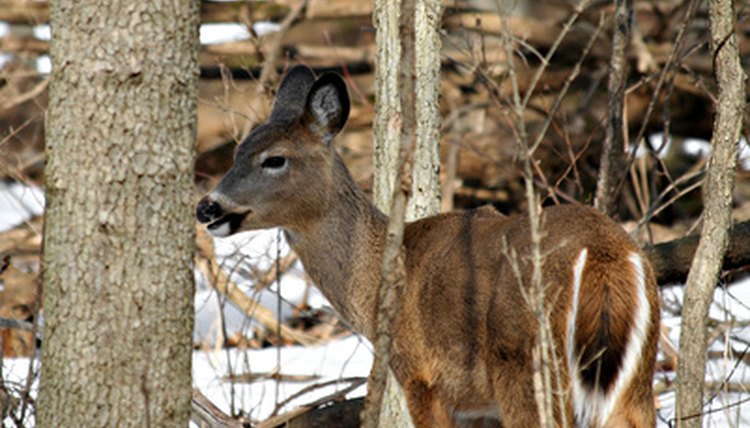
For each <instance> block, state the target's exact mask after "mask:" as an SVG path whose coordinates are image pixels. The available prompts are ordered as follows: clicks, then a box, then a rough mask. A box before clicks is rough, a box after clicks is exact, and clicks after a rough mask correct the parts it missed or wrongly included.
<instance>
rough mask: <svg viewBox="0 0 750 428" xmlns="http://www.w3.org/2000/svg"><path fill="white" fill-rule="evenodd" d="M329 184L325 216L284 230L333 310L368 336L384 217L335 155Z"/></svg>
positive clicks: (372, 322) (372, 323) (372, 319)
mask: <svg viewBox="0 0 750 428" xmlns="http://www.w3.org/2000/svg"><path fill="white" fill-rule="evenodd" d="M334 183H335V186H334V188H335V194H334V196H333V197H332V200H331V202H330V207H329V209H328V210H327V211H326V214H325V215H324V216H323V217H322V218H320V219H319V220H318V221H315V222H314V223H313V224H312V225H309V226H308V227H305V228H304V229H301V230H292V229H286V230H285V233H286V235H287V239H288V241H289V243H290V245H291V246H292V248H293V249H294V251H295V252H296V253H297V255H298V256H299V258H300V260H301V262H302V265H303V266H304V267H305V271H306V272H307V273H308V275H310V278H311V279H312V280H313V282H314V283H315V285H317V287H318V288H319V289H320V291H321V292H322V293H323V295H325V296H326V298H327V299H328V301H329V302H330V303H331V304H332V305H333V307H334V308H335V309H336V311H338V312H339V314H340V315H341V316H342V317H343V318H344V319H345V320H346V321H347V322H349V323H351V324H352V327H353V328H354V329H355V330H356V331H357V332H359V333H361V334H364V335H365V336H366V337H368V338H372V337H373V334H374V331H375V318H376V308H377V293H378V287H379V284H380V277H381V273H380V272H381V258H382V253H383V247H384V244H385V238H386V233H387V228H388V218H387V217H386V216H385V214H383V213H382V212H380V211H379V210H378V209H377V208H376V207H375V206H374V205H373V204H372V203H371V202H370V200H369V199H368V197H367V195H365V193H364V192H363V191H362V190H361V189H359V187H358V186H357V185H356V183H355V182H354V180H353V179H352V177H351V175H350V174H349V172H348V171H347V170H346V167H345V166H344V164H343V162H342V161H341V160H340V159H337V167H336V171H335V173H334Z"/></svg>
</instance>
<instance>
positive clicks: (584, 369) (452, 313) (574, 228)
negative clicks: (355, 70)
mask: <svg viewBox="0 0 750 428" xmlns="http://www.w3.org/2000/svg"><path fill="white" fill-rule="evenodd" d="M348 108H349V107H348V98H347V95H346V89H345V86H344V84H343V82H342V81H341V79H340V78H339V77H338V76H336V75H324V76H322V77H321V78H320V79H318V80H317V81H316V80H315V77H314V75H313V74H312V72H311V71H310V70H309V69H307V68H306V67H295V68H294V69H292V70H291V71H290V72H289V75H288V76H287V78H286V79H285V80H284V82H283V83H282V85H281V88H280V89H279V94H278V96H277V99H276V103H275V105H274V109H273V111H272V113H271V118H270V119H269V122H268V124H266V125H263V126H261V127H259V128H258V129H256V130H254V131H253V132H252V133H251V134H250V136H248V138H247V139H246V140H245V142H243V143H242V145H240V147H239V148H238V151H237V154H236V157H235V165H234V166H233V167H232V169H231V170H230V171H229V172H228V173H227V175H226V176H225V177H224V178H223V179H222V181H221V183H219V185H218V186H217V187H216V188H215V189H214V190H213V191H212V192H211V193H209V194H208V195H207V196H206V197H205V198H204V199H203V200H202V201H201V202H200V203H199V205H198V208H197V215H198V219H199V220H200V221H201V222H203V223H206V224H207V225H208V229H209V231H211V232H212V233H214V235H217V236H226V235H229V234H232V233H236V232H239V231H242V230H252V229H259V228H264V227H271V226H279V227H281V228H282V229H283V230H284V232H285V234H286V236H287V239H288V241H289V243H290V245H291V246H292V248H293V249H294V250H295V251H296V252H297V254H298V255H299V257H300V260H301V261H302V264H303V265H304V266H305V269H306V270H307V272H308V274H309V275H310V277H311V278H312V279H313V281H314V282H315V283H316V285H317V286H318V287H319V288H320V290H321V291H322V292H323V294H324V295H325V296H326V297H327V298H328V300H329V301H330V302H331V304H332V305H333V306H334V308H335V309H336V310H337V311H338V312H339V313H340V315H341V316H342V317H343V318H344V319H346V320H347V321H349V322H350V323H351V324H352V326H353V327H354V328H355V330H357V331H359V332H360V333H362V334H364V335H365V336H367V337H368V338H370V339H371V340H372V339H374V331H375V321H376V312H377V289H378V286H379V283H380V275H381V273H380V267H381V256H382V252H383V247H384V245H385V238H386V228H387V223H388V219H387V218H386V217H385V215H383V214H382V213H381V212H379V211H378V210H377V209H376V208H375V207H374V206H373V205H372V203H370V201H369V200H368V199H367V197H366V195H365V194H364V193H363V192H362V191H361V190H360V189H359V188H358V187H357V186H356V184H355V183H354V180H353V179H352V178H351V176H350V174H349V172H348V171H347V169H346V167H345V165H344V164H343V162H342V160H341V158H340V157H339V156H338V155H337V154H336V151H335V150H334V148H333V147H332V145H331V140H332V138H333V136H334V135H335V134H336V133H337V132H338V131H339V130H340V129H341V127H343V125H344V123H345V121H346V118H347V115H348ZM541 224H542V236H543V240H542V245H541V251H542V254H543V255H544V258H543V260H542V263H543V281H544V284H545V285H546V286H547V293H546V299H547V300H548V302H549V303H550V305H551V307H552V310H551V314H550V323H551V328H552V331H553V337H554V347H555V349H556V356H557V359H558V362H559V364H558V366H559V370H560V379H561V381H560V383H559V384H556V385H555V386H556V394H557V393H561V394H564V396H565V397H566V398H565V401H564V402H565V404H564V406H563V408H558V409H557V412H556V414H555V415H554V417H555V418H556V420H557V421H558V424H561V423H562V420H563V419H565V420H567V422H568V423H567V426H570V427H573V426H585V427H620V426H625V427H627V426H633V427H644V426H653V425H654V424H655V413H654V404H653V395H652V389H651V378H652V375H653V366H654V360H655V355H656V339H657V333H656V332H657V329H656V327H657V325H658V317H659V312H658V303H657V302H658V299H657V295H656V286H655V281H654V277H653V274H652V273H651V270H650V267H649V265H648V262H647V261H646V260H645V258H644V257H643V256H642V254H641V253H640V251H639V249H638V247H637V245H636V244H635V243H634V242H633V241H632V240H631V239H630V238H629V237H628V236H627V234H626V233H625V232H624V231H623V230H622V229H621V228H620V227H619V226H618V225H616V224H615V223H614V222H612V221H611V220H609V219H607V218H606V217H604V216H603V215H601V214H599V213H598V212H596V211H594V210H593V209H590V208H587V207H583V206H578V205H571V206H558V207H551V208H547V209H545V210H544V211H543V214H542V221H541ZM528 230H529V228H528V219H527V218H526V216H516V217H505V216H503V215H501V214H499V213H497V212H495V211H494V210H493V209H491V208H482V209H479V210H472V211H457V212H452V213H447V214H442V215H438V216H434V217H430V218H427V219H423V220H420V221H417V222H413V223H409V224H407V225H406V229H405V234H404V247H405V254H406V263H405V265H406V278H407V285H406V287H405V290H404V292H403V296H400V297H401V298H400V299H399V300H400V301H401V302H402V307H401V309H400V311H399V313H398V315H397V319H396V320H395V330H394V332H393V339H394V341H393V348H392V368H393V370H394V372H395V374H396V377H397V379H398V380H399V382H400V383H401V385H402V387H403V388H404V390H405V393H406V396H407V402H408V405H409V410H410V413H411V415H412V418H413V419H414V422H415V425H416V426H418V427H430V426H440V427H442V426H454V425H460V424H462V423H463V422H467V421H469V422H470V421H471V420H472V419H476V418H479V417H491V418H497V417H498V416H499V418H500V420H501V421H502V424H503V425H504V426H508V427H533V426H536V425H538V423H539V419H538V412H537V408H536V402H535V401H534V396H533V382H532V376H533V370H532V350H533V348H534V345H535V343H536V334H537V332H536V321H535V319H534V317H533V314H532V312H531V310H530V309H529V306H528V304H527V303H526V301H525V298H524V292H523V288H524V287H526V286H528V284H530V278H531V267H532V265H531V261H530V259H529V257H528V256H527V255H528V254H530V252H531V251H530V248H531V243H530V240H529V232H528ZM555 397H556V396H555ZM555 401H557V399H556V398H555Z"/></svg>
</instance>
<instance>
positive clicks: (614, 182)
mask: <svg viewBox="0 0 750 428" xmlns="http://www.w3.org/2000/svg"><path fill="white" fill-rule="evenodd" d="M632 19H633V0H616V1H615V21H614V31H613V34H614V35H613V36H612V56H611V57H610V61H609V82H608V84H607V97H608V100H607V126H606V135H605V138H604V146H603V147H602V155H601V162H600V166H599V179H598V180H597V183H596V198H595V200H594V206H595V207H596V208H597V209H599V210H600V211H602V212H604V213H605V214H607V215H610V216H611V215H612V214H613V213H614V212H615V208H616V205H615V201H616V200H617V197H616V196H617V192H618V190H619V188H620V181H621V180H622V178H623V177H624V176H625V172H626V168H625V164H626V162H625V142H624V140H625V139H624V137H623V111H624V109H625V85H626V84H627V81H628V62H627V58H626V53H627V49H628V46H629V45H630V34H631V28H632ZM636 143H638V142H637V141H636Z"/></svg>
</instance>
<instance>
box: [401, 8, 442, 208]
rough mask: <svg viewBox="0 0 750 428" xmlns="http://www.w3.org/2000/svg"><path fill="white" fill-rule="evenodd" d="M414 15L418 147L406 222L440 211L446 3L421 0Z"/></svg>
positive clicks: (416, 142) (416, 147) (415, 152)
mask: <svg viewBox="0 0 750 428" xmlns="http://www.w3.org/2000/svg"><path fill="white" fill-rule="evenodd" d="M415 6H416V7H415V15H414V26H415V31H414V56H415V60H414V64H415V69H414V74H415V82H414V89H415V91H414V92H415V107H416V109H415V110H416V116H417V117H416V122H417V123H416V141H415V144H416V146H415V147H414V164H413V167H412V187H411V195H410V196H411V197H410V199H409V205H408V206H407V207H406V219H407V220H409V221H413V220H417V219H420V218H422V217H427V216H430V215H435V214H437V213H439V212H440V196H441V194H440V193H441V192H440V146H439V142H440V64H441V62H440V52H442V42H441V40H440V33H438V30H439V29H440V22H441V21H440V20H441V17H442V15H443V2H442V1H435V0H418V1H417V2H416V5H415Z"/></svg>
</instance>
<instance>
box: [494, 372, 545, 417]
mask: <svg viewBox="0 0 750 428" xmlns="http://www.w3.org/2000/svg"><path fill="white" fill-rule="evenodd" d="M492 376H493V377H492V380H493V389H494V392H495V400H496V401H497V405H498V408H499V410H500V421H501V423H502V426H503V427H504V428H516V427H519V428H523V427H534V426H538V425H539V415H538V413H537V407H536V401H535V400H534V387H533V380H532V376H531V371H530V367H529V364H525V363H517V362H515V361H504V362H498V364H496V366H495V370H494V372H493V374H492Z"/></svg>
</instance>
